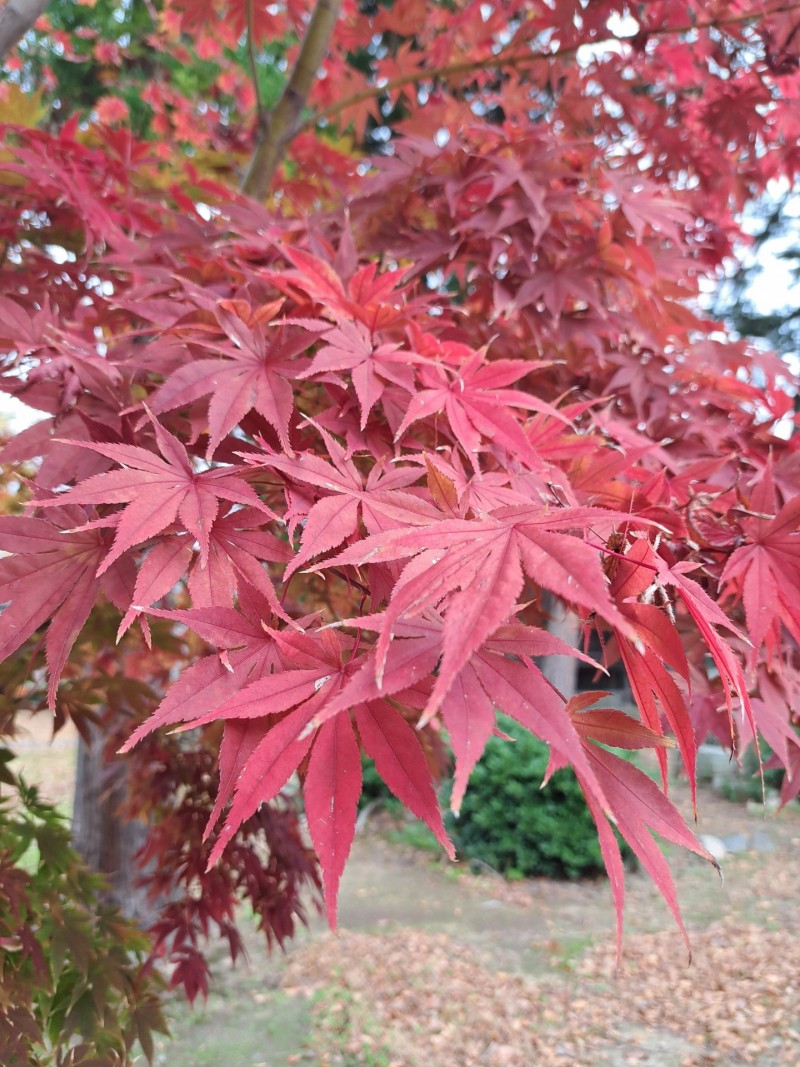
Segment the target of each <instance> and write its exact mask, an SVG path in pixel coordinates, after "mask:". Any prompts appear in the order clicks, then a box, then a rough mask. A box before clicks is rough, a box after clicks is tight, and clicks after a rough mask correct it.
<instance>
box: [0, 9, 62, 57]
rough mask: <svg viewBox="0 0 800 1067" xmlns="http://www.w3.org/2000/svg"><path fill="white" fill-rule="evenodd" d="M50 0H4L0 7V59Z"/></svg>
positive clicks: (19, 38)
mask: <svg viewBox="0 0 800 1067" xmlns="http://www.w3.org/2000/svg"><path fill="white" fill-rule="evenodd" d="M49 4H50V0H6V3H5V4H3V6H2V7H0V60H2V59H5V56H6V53H7V52H9V51H10V50H11V49H12V48H13V47H14V45H15V44H16V43H17V41H19V40H21V39H22V38H23V37H24V36H25V34H26V33H27V32H28V30H29V29H30V28H31V26H33V24H34V22H36V20H37V19H38V17H39V16H40V15H41V14H42V13H43V12H44V11H45V9H46V8H47V7H48V6H49Z"/></svg>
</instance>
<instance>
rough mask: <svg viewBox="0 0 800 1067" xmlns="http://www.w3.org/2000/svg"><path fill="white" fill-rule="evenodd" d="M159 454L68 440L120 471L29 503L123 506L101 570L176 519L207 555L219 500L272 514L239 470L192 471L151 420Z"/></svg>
mask: <svg viewBox="0 0 800 1067" xmlns="http://www.w3.org/2000/svg"><path fill="white" fill-rule="evenodd" d="M153 427H154V429H155V435H156V442H157V444H158V449H159V452H160V453H161V455H160V456H158V455H156V454H155V453H154V452H150V451H149V450H148V449H146V448H140V447H139V446H137V445H115V444H94V443H92V442H86V441H72V442H69V443H70V444H75V445H78V446H79V447H81V448H89V449H92V450H93V451H95V452H99V453H100V455H102V456H106V457H107V458H108V459H113V460H114V461H116V462H117V463H119V464H120V465H121V466H122V467H123V469H122V470H114V471H108V472H107V473H106V474H98V475H96V476H95V477H94V478H89V479H87V480H86V481H85V482H83V483H82V484H81V485H77V486H75V488H74V489H70V490H68V491H67V492H66V493H63V494H62V495H61V496H58V497H54V498H52V499H48V500H35V501H32V502H31V506H33V507H54V506H59V505H62V504H75V503H77V504H98V505H100V504H122V503H124V504H127V507H125V508H124V510H123V511H122V512H121V513H119V516H118V518H117V517H116V516H115V519H116V533H115V537H114V543H113V545H112V547H111V550H110V552H109V553H108V554H107V555H106V557H105V559H103V561H102V563H101V564H100V566H99V567H98V570H97V573H98V574H103V573H104V572H105V571H107V570H108V568H109V567H110V566H111V565H112V563H114V561H115V560H117V559H119V558H120V556H122V555H123V554H124V553H125V552H127V551H128V550H129V549H131V548H133V547H134V546H136V545H140V544H143V543H144V542H146V541H149V540H150V538H152V537H156V536H157V535H158V534H160V533H162V531H164V530H165V529H166V528H167V527H168V526H171V524H172V523H173V522H175V521H176V520H179V521H180V522H181V523H182V524H183V526H184V528H185V529H186V530H187V531H188V533H190V534H191V535H192V536H193V537H194V538H196V539H197V542H198V544H199V546H200V554H201V557H202V558H203V559H204V560H205V559H207V558H208V552H209V545H210V541H209V538H210V532H211V529H212V527H213V524H214V522H215V520H216V518H217V513H218V511H219V503H220V500H226V501H230V502H232V503H235V504H244V505H247V506H250V507H253V508H256V509H258V510H260V511H262V512H263V513H264V514H266V515H268V516H269V517H270V518H275V517H276V516H275V514H274V513H273V512H272V511H270V509H269V508H268V507H267V506H266V505H265V504H262V502H261V501H260V500H259V498H258V497H257V496H256V494H255V492H254V491H253V490H252V489H251V487H250V486H249V485H248V484H247V483H246V482H245V481H243V480H242V478H241V477H238V473H239V471H240V470H241V469H242V468H236V467H220V468H217V469H216V470H207V471H202V472H199V473H198V472H197V471H196V470H195V468H194V466H193V464H192V461H191V459H190V458H189V455H188V453H187V451H186V449H185V448H184V446H183V445H182V444H181V442H180V441H179V440H178V439H177V438H176V437H174V436H173V435H172V434H171V433H169V432H168V431H167V430H165V429H164V428H163V427H162V426H161V425H160V424H159V423H158V422H156V421H155V420H153Z"/></svg>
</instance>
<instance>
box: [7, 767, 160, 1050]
mask: <svg viewBox="0 0 800 1067" xmlns="http://www.w3.org/2000/svg"><path fill="white" fill-rule="evenodd" d="M10 764H11V753H10V752H9V750H8V749H6V748H3V747H2V746H0V794H2V795H0V1063H2V1064H3V1067H56V1065H58V1067H89V1065H91V1067H125V1065H127V1064H130V1063H131V1062H132V1050H133V1048H134V1046H136V1045H137V1044H138V1046H139V1047H140V1048H141V1049H142V1051H143V1052H144V1054H145V1056H146V1058H147V1059H148V1061H151V1060H152V1055H153V1032H154V1031H157V1032H161V1033H165V1032H166V1027H165V1024H164V1018H163V1015H162V1012H161V1001H160V998H161V993H162V988H163V984H162V982H161V981H160V979H159V977H158V975H156V974H155V973H154V972H153V970H152V968H151V967H150V966H149V964H148V954H149V950H150V941H149V938H148V937H147V936H146V935H145V934H143V933H141V932H140V931H139V930H138V929H137V928H136V927H134V926H133V925H132V924H131V923H130V922H128V921H127V920H126V919H124V918H123V917H122V916H121V915H120V914H119V912H117V911H116V910H115V909H114V908H112V907H110V906H108V905H106V904H104V903H103V901H102V894H103V890H104V887H105V883H104V881H103V879H102V878H101V877H100V876H99V875H97V874H94V873H92V872H91V871H89V870H88V868H87V867H86V866H85V865H84V864H83V862H82V861H81V859H80V858H79V856H78V854H77V853H76V852H75V850H74V849H73V847H72V845H71V842H70V835H69V828H68V827H67V825H66V823H65V821H64V819H63V817H62V816H61V815H59V813H58V812H57V811H56V809H55V808H54V807H53V806H52V805H51V804H48V803H46V802H45V801H43V800H41V799H40V797H39V795H38V793H37V791H36V789H35V788H34V787H32V786H28V785H27V784H26V783H25V782H24V781H23V780H22V779H20V778H19V777H18V776H17V775H16V774H15V773H14V772H13V770H12V768H11V765H10Z"/></svg>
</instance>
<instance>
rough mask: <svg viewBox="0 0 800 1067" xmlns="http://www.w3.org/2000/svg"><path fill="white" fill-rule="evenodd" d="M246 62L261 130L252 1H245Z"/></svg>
mask: <svg viewBox="0 0 800 1067" xmlns="http://www.w3.org/2000/svg"><path fill="white" fill-rule="evenodd" d="M247 62H248V65H249V67H250V77H251V78H252V81H253V91H254V92H255V94H256V115H257V116H258V128H259V129H262V128H263V126H264V122H265V119H266V112H265V111H264V101H263V99H262V97H261V86H260V84H259V81H258V59H257V57H256V42H255V38H254V37H253V0H247Z"/></svg>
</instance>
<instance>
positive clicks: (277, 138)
mask: <svg viewBox="0 0 800 1067" xmlns="http://www.w3.org/2000/svg"><path fill="white" fill-rule="evenodd" d="M341 6H342V0H317V6H316V7H315V8H314V14H313V15H312V16H311V20H310V21H309V23H308V28H307V29H306V35H305V37H304V38H303V43H302V45H301V46H300V54H299V55H298V57H297V62H296V64H295V67H294V70H293V71H292V74H291V77H290V78H289V81H288V82H287V83H286V88H285V89H284V90H283V93H282V95H281V98H280V100H279V101H278V103H277V104H276V105H275V107H274V108H273V109H272V111H270V112H268V113H265V114H264V115H263V120H262V124H261V130H260V133H259V137H258V143H257V144H256V150H255V152H254V153H253V158H252V159H251V161H250V167H249V168H248V171H247V175H246V177H245V179H244V182H243V183H242V192H243V193H246V194H247V195H248V196H252V197H254V198H255V199H256V200H263V199H264V197H265V196H266V195H267V192H268V191H269V186H270V182H271V181H272V178H273V175H274V174H275V171H276V170H277V168H278V164H279V163H280V161H281V159H282V158H283V154H284V152H285V151H286V146H287V145H288V143H289V142H290V141H291V139H292V138H293V137H294V136H295V134H296V133H297V132H298V130H299V129H300V116H301V114H302V111H303V108H304V107H305V104H306V101H307V100H308V96H309V93H310V92H311V89H312V88H313V85H314V82H315V80H316V77H317V71H318V70H319V68H320V65H321V63H322V61H323V59H324V58H325V55H326V53H327V51H328V44H329V42H330V39H331V34H332V33H333V27H334V26H335V25H336V20H337V19H338V17H339V10H340V8H341Z"/></svg>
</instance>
